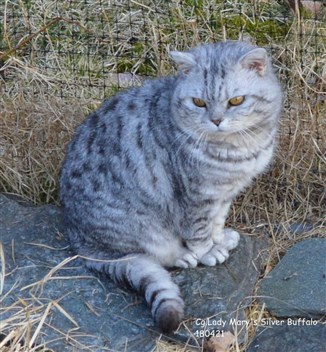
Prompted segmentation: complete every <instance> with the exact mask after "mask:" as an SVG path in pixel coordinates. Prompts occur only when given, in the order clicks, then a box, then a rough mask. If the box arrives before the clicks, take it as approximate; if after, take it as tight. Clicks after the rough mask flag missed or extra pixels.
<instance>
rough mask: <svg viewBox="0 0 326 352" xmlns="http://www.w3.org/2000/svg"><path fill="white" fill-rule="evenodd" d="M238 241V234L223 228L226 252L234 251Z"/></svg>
mask: <svg viewBox="0 0 326 352" xmlns="http://www.w3.org/2000/svg"><path fill="white" fill-rule="evenodd" d="M239 241H240V235H239V232H237V231H235V230H233V229H230V228H225V229H224V243H223V245H224V247H225V248H226V249H227V250H229V251H230V250H231V249H234V248H235V247H237V245H238V244H239Z"/></svg>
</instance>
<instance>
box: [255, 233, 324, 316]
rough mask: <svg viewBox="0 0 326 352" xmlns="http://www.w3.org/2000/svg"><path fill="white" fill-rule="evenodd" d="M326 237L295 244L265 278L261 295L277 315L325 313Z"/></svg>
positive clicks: (262, 282) (259, 291)
mask: <svg viewBox="0 0 326 352" xmlns="http://www.w3.org/2000/svg"><path fill="white" fill-rule="evenodd" d="M325 253H326V239H318V238H314V239H309V240H304V241H302V242H300V243H298V244H296V245H294V246H293V247H292V248H291V249H290V250H289V251H288V252H287V253H286V254H285V256H284V257H283V258H282V260H281V261H280V262H279V263H278V264H277V265H276V267H275V268H274V269H273V270H272V271H271V272H270V273H269V274H268V277H266V278H265V279H263V280H262V281H261V285H260V288H259V290H258V296H260V297H261V298H260V299H259V300H260V302H261V303H265V304H266V309H267V310H269V311H271V312H272V314H273V315H275V316H276V317H302V318H303V317H306V318H319V317H322V316H323V315H325V313H326V307H325V278H326V271H325V269H326V267H325V263H326V261H325Z"/></svg>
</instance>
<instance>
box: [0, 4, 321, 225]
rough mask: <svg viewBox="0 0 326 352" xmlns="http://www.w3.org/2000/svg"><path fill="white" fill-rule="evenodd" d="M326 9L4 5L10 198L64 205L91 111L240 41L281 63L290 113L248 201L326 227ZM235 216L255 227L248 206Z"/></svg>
mask: <svg viewBox="0 0 326 352" xmlns="http://www.w3.org/2000/svg"><path fill="white" fill-rule="evenodd" d="M325 5H326V4H325V2H323V1H276V0H272V1H265V0H237V1H229V0H223V1H222V0H207V1H204V0H197V1H195V0H185V1H180V0H179V1H165V0H147V1H136V0H112V1H109V0H108V1H102V0H92V1H90V0H88V1H87V0H84V1H73V0H71V1H49V0H24V1H23V0H22V1H8V0H2V1H1V3H0V16H1V21H0V84H1V97H0V109H1V110H0V114H1V119H0V126H1V132H0V134H1V139H0V156H1V162H0V180H1V185H2V189H4V190H7V191H15V192H19V193H21V194H24V195H25V196H27V197H28V198H30V199H33V200H34V201H43V202H44V201H45V202H48V201H53V200H55V199H56V190H57V181H56V180H57V174H58V170H59V167H60V162H61V160H62V158H63V155H64V145H65V143H66V142H67V140H68V139H69V137H70V135H71V131H72V130H73V127H74V126H75V125H76V124H78V123H79V122H80V121H81V120H82V119H83V118H84V116H85V114H86V113H87V112H89V110H91V109H94V108H95V107H96V106H98V105H99V104H100V102H101V101H102V100H103V99H104V98H106V97H108V96H110V95H112V94H114V93H115V92H117V91H118V90H120V89H124V88H127V87H129V86H134V85H139V84H141V83H142V81H143V80H144V79H147V78H151V77H157V76H160V75H166V74H170V73H172V72H173V67H172V66H171V63H170V60H169V56H168V52H169V50H175V49H178V50H184V49H187V48H190V47H192V46H195V45H197V44H199V43H206V42H214V41H220V40H225V39H240V40H250V41H251V42H252V43H254V44H257V45H260V46H263V47H265V48H266V49H267V50H268V51H269V52H270V53H271V54H272V57H273V62H274V65H275V69H276V71H277V73H278V75H279V77H280V79H281V81H282V84H283V87H284V106H285V108H284V113H283V116H282V122H281V126H280V142H279V152H278V161H277V165H278V166H277V167H274V168H273V170H272V171H271V172H270V174H268V176H266V177H267V178H268V181H267V182H266V181H264V180H262V181H261V182H260V183H259V184H258V185H257V186H255V188H254V189H252V190H251V191H250V193H247V194H246V195H244V196H243V197H242V198H241V202H242V203H243V202H244V201H246V202H244V204H249V207H256V208H257V209H258V208H259V209H258V210H259V211H258V210H257V212H258V213H259V214H260V215H259V216H258V215H257V216H258V218H260V217H261V216H262V213H264V212H265V209H268V211H269V212H270V213H273V214H274V215H275V216H276V215H277V214H278V215H279V214H280V213H284V212H287V211H288V212H289V213H290V214H291V216H293V217H296V218H300V219H305V218H307V217H308V216H313V215H316V216H317V217H318V218H320V216H321V213H322V211H323V209H322V208H323V206H322V204H323V201H324V198H323V192H324V190H323V181H322V180H323V177H325V164H324V161H325V156H324V152H325V150H323V148H324V145H325V124H324V123H325V119H324V117H325V113H326V108H325V91H326V89H325V87H326V86H325V81H326V7H325ZM257 201H258V203H257ZM253 204H254V205H253ZM258 213H257V214H258ZM255 214H256V213H255ZM271 216H272V215H271ZM234 218H235V220H237V221H239V220H241V221H247V219H246V215H245V213H244V212H241V209H240V210H239V211H237V212H236V213H235V215H234Z"/></svg>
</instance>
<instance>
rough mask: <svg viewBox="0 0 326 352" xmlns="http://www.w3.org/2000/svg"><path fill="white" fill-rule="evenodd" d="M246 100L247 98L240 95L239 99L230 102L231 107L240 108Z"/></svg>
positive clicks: (235, 98) (232, 99)
mask: <svg viewBox="0 0 326 352" xmlns="http://www.w3.org/2000/svg"><path fill="white" fill-rule="evenodd" d="M244 100H245V97H244V96H243V95H239V96H237V97H233V98H231V99H230V100H229V105H230V106H238V105H240V104H242V103H243V102H244Z"/></svg>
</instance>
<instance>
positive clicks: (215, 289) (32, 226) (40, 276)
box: [0, 194, 265, 352]
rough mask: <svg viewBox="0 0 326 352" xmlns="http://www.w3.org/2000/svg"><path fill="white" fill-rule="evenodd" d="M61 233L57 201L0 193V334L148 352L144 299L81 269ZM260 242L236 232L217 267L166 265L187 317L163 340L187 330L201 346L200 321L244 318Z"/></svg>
mask: <svg viewBox="0 0 326 352" xmlns="http://www.w3.org/2000/svg"><path fill="white" fill-rule="evenodd" d="M63 232H64V229H62V228H61V224H60V211H59V209H58V208H57V207H55V206H38V207H34V206H31V205H30V204H25V203H24V202H21V201H19V200H17V199H10V198H8V197H7V196H5V195H3V194H0V240H1V242H2V246H3V249H4V258H5V260H4V259H3V257H2V260H1V265H2V268H1V269H0V272H1V270H2V273H3V272H5V277H4V280H3V285H2V286H1V280H0V289H1V287H2V293H1V301H0V303H1V308H2V309H1V310H0V332H1V334H3V336H7V335H9V334H10V333H11V331H12V329H13V326H18V325H19V326H23V327H24V326H25V328H26V329H25V330H23V331H25V338H27V337H28V336H27V335H28V331H30V336H29V339H32V342H33V345H34V346H36V345H42V344H43V343H44V344H45V345H46V346H47V347H49V348H52V349H53V350H54V351H60V352H63V351H73V350H78V351H81V350H85V351H131V352H138V351H139V352H147V351H151V350H152V349H153V347H154V346H155V341H156V339H158V338H159V337H160V336H161V335H160V332H159V331H158V330H157V329H156V328H155V327H154V326H153V321H152V318H151V315H150V312H149V309H148V308H147V306H146V304H145V303H144V300H143V299H142V298H140V297H138V296H137V295H135V294H132V293H128V292H126V291H124V290H122V289H120V288H118V287H116V286H115V285H113V284H112V283H111V282H110V281H109V280H108V279H107V278H104V277H98V276H96V275H95V274H93V273H91V272H89V271H88V270H86V269H85V268H84V267H83V265H82V262H81V261H80V259H78V258H76V257H74V254H73V253H72V252H70V250H69V245H68V243H67V241H66V240H65V238H64V236H63V235H62V233H63ZM263 246H265V241H264V240H262V239H257V238H253V237H250V236H242V239H241V242H240V245H239V247H238V248H237V249H236V250H235V251H233V253H232V254H231V256H230V258H229V260H228V261H227V263H226V264H225V265H220V266H217V267H213V268H208V267H199V268H196V269H191V270H180V271H178V270H176V271H174V272H173V273H172V275H173V276H174V279H175V281H176V282H177V283H178V284H179V285H180V288H181V292H182V294H183V296H184V299H185V302H186V312H185V313H186V319H187V320H186V321H185V322H184V323H183V325H182V326H181V327H180V329H179V331H178V332H177V333H176V334H174V335H171V336H169V337H165V338H168V339H171V340H176V341H187V340H188V339H189V337H190V335H191V334H190V333H189V330H190V331H192V333H193V334H194V337H197V338H196V339H194V338H193V340H192V344H193V345H194V346H197V347H198V350H201V348H200V347H199V346H200V345H201V343H202V341H201V340H202V339H201V337H202V336H205V332H206V330H205V326H204V325H203V324H205V323H207V322H208V323H210V324H211V325H209V326H206V328H207V329H214V330H224V331H225V330H228V329H232V328H234V327H236V330H237V331H239V330H240V329H242V327H241V326H240V327H239V326H236V324H232V321H231V324H230V319H231V318H235V319H236V320H235V321H240V322H241V321H243V320H244V319H245V317H244V310H243V308H244V307H246V306H247V305H248V304H250V302H251V299H250V296H251V294H252V291H253V286H254V285H255V283H256V281H257V278H258V275H259V273H258V272H257V268H259V267H260V263H261V260H262V258H261V255H260V252H261V251H260V250H261V248H262V247H263ZM0 259H1V258H0ZM4 264H5V265H4ZM208 317H210V319H209V320H206V318H208ZM218 322H220V323H222V324H224V322H225V326H224V327H223V326H221V325H217V324H218ZM27 325H28V328H27ZM245 337H246V331H245V329H242V332H241V338H242V339H244V338H245ZM160 338H162V337H160Z"/></svg>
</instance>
